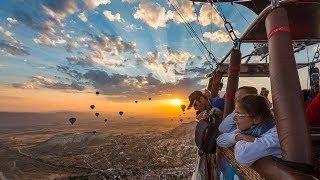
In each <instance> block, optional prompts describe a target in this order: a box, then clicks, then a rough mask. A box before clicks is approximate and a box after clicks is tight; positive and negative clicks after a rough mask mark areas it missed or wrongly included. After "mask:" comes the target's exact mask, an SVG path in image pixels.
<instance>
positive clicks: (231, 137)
mask: <svg viewBox="0 0 320 180" xmlns="http://www.w3.org/2000/svg"><path fill="white" fill-rule="evenodd" d="M237 132H238V129H236V130H234V131H232V132H229V133H223V134H220V135H219V136H218V137H217V145H218V146H220V147H223V148H227V147H231V146H233V145H234V144H236V140H235V137H236V135H237Z"/></svg>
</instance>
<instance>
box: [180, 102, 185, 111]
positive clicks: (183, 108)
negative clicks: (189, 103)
mask: <svg viewBox="0 0 320 180" xmlns="http://www.w3.org/2000/svg"><path fill="white" fill-rule="evenodd" d="M180 107H181V109H182V111H183V112H184V110H185V109H186V105H184V104H182V105H181V106H180Z"/></svg>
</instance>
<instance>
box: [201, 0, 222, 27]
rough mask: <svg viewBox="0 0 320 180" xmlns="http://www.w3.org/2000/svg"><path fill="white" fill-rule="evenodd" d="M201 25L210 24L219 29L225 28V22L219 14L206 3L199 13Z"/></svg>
mask: <svg viewBox="0 0 320 180" xmlns="http://www.w3.org/2000/svg"><path fill="white" fill-rule="evenodd" d="M198 20H199V24H200V25H202V26H208V25H210V24H212V23H213V24H215V25H216V26H218V27H220V28H221V27H223V26H224V22H223V20H222V19H221V18H220V16H219V14H218V13H217V12H216V11H214V10H213V7H211V5H210V4H209V3H204V4H203V5H202V7H201V9H200V13H199V18H198Z"/></svg>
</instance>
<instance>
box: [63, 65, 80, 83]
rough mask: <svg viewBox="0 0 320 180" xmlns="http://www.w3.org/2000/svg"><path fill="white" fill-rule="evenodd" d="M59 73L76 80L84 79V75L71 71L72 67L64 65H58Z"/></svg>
mask: <svg viewBox="0 0 320 180" xmlns="http://www.w3.org/2000/svg"><path fill="white" fill-rule="evenodd" d="M57 71H58V72H61V73H64V74H67V75H68V76H70V77H72V78H74V79H76V80H80V79H81V78H82V74H81V73H80V72H78V71H76V70H74V69H70V67H68V66H63V65H58V66H57Z"/></svg>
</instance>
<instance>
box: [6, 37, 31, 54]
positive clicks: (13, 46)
mask: <svg viewBox="0 0 320 180" xmlns="http://www.w3.org/2000/svg"><path fill="white" fill-rule="evenodd" d="M0 54H3V55H7V56H10V55H11V56H15V55H18V56H26V55H30V53H29V52H28V51H27V50H26V49H25V47H23V46H22V45H21V44H17V43H11V42H7V41H4V40H2V41H0Z"/></svg>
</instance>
